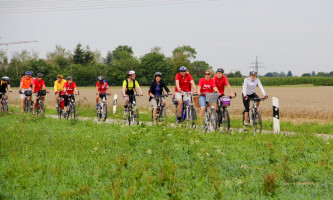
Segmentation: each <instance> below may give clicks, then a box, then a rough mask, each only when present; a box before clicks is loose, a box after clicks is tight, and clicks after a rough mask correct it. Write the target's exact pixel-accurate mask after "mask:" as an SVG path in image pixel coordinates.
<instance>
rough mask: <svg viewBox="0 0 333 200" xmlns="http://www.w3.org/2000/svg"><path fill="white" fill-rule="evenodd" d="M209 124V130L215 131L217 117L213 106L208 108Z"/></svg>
mask: <svg viewBox="0 0 333 200" xmlns="http://www.w3.org/2000/svg"><path fill="white" fill-rule="evenodd" d="M209 124H210V131H216V129H217V119H216V111H215V109H214V108H211V110H210V115H209Z"/></svg>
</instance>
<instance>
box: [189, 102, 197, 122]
mask: <svg viewBox="0 0 333 200" xmlns="http://www.w3.org/2000/svg"><path fill="white" fill-rule="evenodd" d="M190 112H191V126H192V127H195V121H196V120H197V112H196V111H195V108H194V107H193V106H191V109H190Z"/></svg>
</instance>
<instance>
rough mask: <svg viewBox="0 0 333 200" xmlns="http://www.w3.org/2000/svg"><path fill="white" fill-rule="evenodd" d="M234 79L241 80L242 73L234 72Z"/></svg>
mask: <svg viewBox="0 0 333 200" xmlns="http://www.w3.org/2000/svg"><path fill="white" fill-rule="evenodd" d="M235 77H237V78H241V77H243V75H242V73H241V72H240V71H236V72H235Z"/></svg>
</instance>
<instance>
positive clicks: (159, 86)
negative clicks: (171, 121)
mask: <svg viewBox="0 0 333 200" xmlns="http://www.w3.org/2000/svg"><path fill="white" fill-rule="evenodd" d="M163 89H164V90H165V91H166V92H167V93H168V94H169V95H171V92H170V90H169V88H168V87H167V85H166V84H165V83H164V82H163V81H162V73H161V72H156V73H155V79H154V80H153V81H152V82H151V84H150V89H149V95H150V97H149V101H150V102H151V105H152V106H153V108H154V112H153V118H154V122H155V121H156V113H157V101H156V99H155V98H154V97H155V96H159V95H162V94H163ZM162 101H163V105H164V107H165V106H166V101H165V98H162Z"/></svg>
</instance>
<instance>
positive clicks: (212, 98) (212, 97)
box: [206, 93, 220, 103]
mask: <svg viewBox="0 0 333 200" xmlns="http://www.w3.org/2000/svg"><path fill="white" fill-rule="evenodd" d="M219 96H220V94H219V93H207V94H206V101H207V102H208V103H216V102H217V99H218V98H219Z"/></svg>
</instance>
